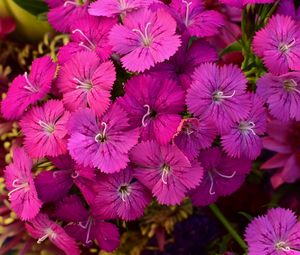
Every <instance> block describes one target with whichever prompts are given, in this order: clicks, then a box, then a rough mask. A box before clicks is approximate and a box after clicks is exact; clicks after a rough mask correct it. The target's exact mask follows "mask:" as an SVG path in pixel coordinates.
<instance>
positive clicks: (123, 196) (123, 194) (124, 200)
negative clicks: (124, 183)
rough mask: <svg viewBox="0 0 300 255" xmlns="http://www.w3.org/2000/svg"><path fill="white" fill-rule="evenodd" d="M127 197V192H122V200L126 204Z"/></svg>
mask: <svg viewBox="0 0 300 255" xmlns="http://www.w3.org/2000/svg"><path fill="white" fill-rule="evenodd" d="M126 196H127V194H125V192H121V199H122V201H123V202H126V199H125V197H126Z"/></svg>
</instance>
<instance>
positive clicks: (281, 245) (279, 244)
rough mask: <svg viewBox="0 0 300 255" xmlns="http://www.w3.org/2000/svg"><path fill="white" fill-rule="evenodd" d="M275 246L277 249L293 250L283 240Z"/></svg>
mask: <svg viewBox="0 0 300 255" xmlns="http://www.w3.org/2000/svg"><path fill="white" fill-rule="evenodd" d="M275 247H276V249H277V250H280V251H290V250H291V248H290V247H289V246H288V245H287V243H286V242H283V241H280V242H278V243H276V245H275Z"/></svg>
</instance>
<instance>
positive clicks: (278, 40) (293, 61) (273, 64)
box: [253, 14, 300, 74]
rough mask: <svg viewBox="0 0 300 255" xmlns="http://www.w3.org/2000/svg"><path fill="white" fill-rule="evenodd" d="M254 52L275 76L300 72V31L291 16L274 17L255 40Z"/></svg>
mask: <svg viewBox="0 0 300 255" xmlns="http://www.w3.org/2000/svg"><path fill="white" fill-rule="evenodd" d="M253 50H254V52H255V53H256V54H257V55H258V56H259V57H261V58H262V59H263V62H264V64H265V65H266V67H267V68H268V69H269V71H270V72H272V73H274V74H284V73H287V72H288V71H289V69H291V70H300V29H299V24H298V23H296V21H295V20H293V19H292V18H291V17H289V16H283V15H279V14H277V15H274V16H272V18H271V19H270V21H269V22H268V24H267V25H266V26H265V27H264V28H263V29H262V30H260V31H258V32H257V33H256V35H255V37H254V40H253Z"/></svg>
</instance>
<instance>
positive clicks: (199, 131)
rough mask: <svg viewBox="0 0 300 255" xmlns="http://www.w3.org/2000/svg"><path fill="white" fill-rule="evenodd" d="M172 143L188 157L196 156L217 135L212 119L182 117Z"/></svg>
mask: <svg viewBox="0 0 300 255" xmlns="http://www.w3.org/2000/svg"><path fill="white" fill-rule="evenodd" d="M178 130H179V131H178V133H177V134H176V135H175V137H174V143H175V144H176V145H177V146H178V148H179V149H180V150H181V151H182V152H183V153H184V154H185V155H186V156H187V157H188V158H189V159H194V158H196V157H197V156H198V154H199V152H200V150H201V149H206V148H208V147H210V146H211V145H212V142H213V141H214V139H215V138H216V136H217V130H216V127H215V125H214V123H213V122H212V121H209V120H199V119H197V118H189V119H183V120H182V122H181V125H180V127H179V128H178Z"/></svg>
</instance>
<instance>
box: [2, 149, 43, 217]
mask: <svg viewBox="0 0 300 255" xmlns="http://www.w3.org/2000/svg"><path fill="white" fill-rule="evenodd" d="M13 158H14V160H13V163H10V164H9V165H8V166H7V167H6V168H5V170H4V177H5V184H6V188H7V190H8V191H9V193H8V198H9V200H10V202H11V207H12V209H13V210H14V211H15V212H16V214H17V215H18V217H20V218H21V220H29V219H33V218H34V217H35V216H36V215H37V214H38V213H39V211H40V208H41V206H42V202H41V201H40V200H39V199H38V195H37V192H36V189H35V186H34V182H33V177H32V174H31V169H32V166H33V162H32V159H31V158H30V157H29V156H28V155H27V154H26V153H25V151H24V149H23V148H16V149H14V151H13Z"/></svg>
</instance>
